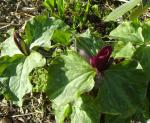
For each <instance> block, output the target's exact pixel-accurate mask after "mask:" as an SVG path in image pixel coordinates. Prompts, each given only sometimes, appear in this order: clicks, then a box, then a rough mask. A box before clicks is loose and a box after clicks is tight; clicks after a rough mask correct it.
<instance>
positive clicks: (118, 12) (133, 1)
mask: <svg viewBox="0 0 150 123" xmlns="http://www.w3.org/2000/svg"><path fill="white" fill-rule="evenodd" d="M141 1H142V0H130V1H129V2H126V3H124V4H122V5H121V6H119V7H118V8H116V9H115V10H113V11H112V12H111V13H110V14H109V15H108V16H107V17H106V18H105V21H116V19H118V18H119V17H121V16H122V15H124V14H125V13H126V12H128V11H130V10H131V9H132V8H134V7H135V6H136V5H137V4H139V3H140V2H141Z"/></svg>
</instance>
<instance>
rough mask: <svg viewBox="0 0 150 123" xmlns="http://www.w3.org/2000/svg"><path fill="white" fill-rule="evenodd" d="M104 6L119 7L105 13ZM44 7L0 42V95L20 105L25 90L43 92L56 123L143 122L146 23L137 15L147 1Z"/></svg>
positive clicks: (148, 58)
mask: <svg viewBox="0 0 150 123" xmlns="http://www.w3.org/2000/svg"><path fill="white" fill-rule="evenodd" d="M110 4H112V6H115V7H116V6H119V7H118V8H116V9H114V10H113V11H112V12H111V10H110V9H108V8H110V6H109V5H110ZM102 5H106V6H109V7H108V8H107V7H106V8H105V6H102ZM43 6H44V7H45V9H44V11H43V13H42V14H41V15H37V16H34V17H32V18H30V20H28V21H27V22H26V23H25V24H24V26H23V29H22V30H19V29H10V30H8V31H7V38H6V40H5V41H2V42H1V44H0V51H1V54H0V94H1V95H3V97H4V98H5V99H6V100H7V101H9V102H10V104H12V105H15V106H18V107H20V108H21V107H22V106H23V105H24V104H25V102H24V100H25V99H24V98H25V97H26V96H27V95H28V94H29V93H42V94H44V95H45V96H46V97H47V98H48V100H49V101H50V102H51V107H49V108H51V109H52V112H53V115H54V117H55V120H53V122H56V123H64V122H71V123H77V122H79V123H130V122H141V123H144V122H146V121H147V120H148V119H149V118H150V107H149V103H150V98H149V89H150V86H149V79H150V76H149V72H150V36H149V33H150V20H149V19H147V18H146V19H143V16H141V15H142V14H144V12H145V11H146V10H148V8H149V6H150V3H149V1H148V0H143V1H142V0H130V1H128V2H126V3H122V2H120V1H116V2H114V3H113V2H110V1H103V2H99V1H96V0H94V1H92V0H87V1H84V0H80V1H78V0H45V1H43ZM141 8H142V9H141ZM137 10H138V13H137ZM120 11H121V12H120ZM45 111H46V110H45ZM32 122H33V121H32ZM41 122H43V121H41Z"/></svg>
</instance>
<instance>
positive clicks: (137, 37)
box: [110, 22, 144, 44]
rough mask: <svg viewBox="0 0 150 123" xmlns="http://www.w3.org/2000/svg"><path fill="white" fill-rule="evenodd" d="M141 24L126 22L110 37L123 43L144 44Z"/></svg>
mask: <svg viewBox="0 0 150 123" xmlns="http://www.w3.org/2000/svg"><path fill="white" fill-rule="evenodd" d="M140 26H141V25H140V23H139V22H124V23H122V24H120V25H119V26H118V27H117V28H116V29H114V30H113V31H111V32H110V36H111V37H113V38H115V39H118V40H119V41H123V42H126V43H128V42H131V43H132V44H143V43H144V38H143V35H142V27H140Z"/></svg>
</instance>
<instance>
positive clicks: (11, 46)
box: [1, 29, 22, 56]
mask: <svg viewBox="0 0 150 123" xmlns="http://www.w3.org/2000/svg"><path fill="white" fill-rule="evenodd" d="M8 33H9V34H10V37H9V38H7V39H6V40H5V41H4V42H2V43H1V56H6V55H8V56H13V55H15V54H22V53H21V51H20V50H19V49H18V47H17V46H16V44H15V42H14V35H13V33H14V29H11V30H9V31H8Z"/></svg>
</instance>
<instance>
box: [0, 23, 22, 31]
mask: <svg viewBox="0 0 150 123" xmlns="http://www.w3.org/2000/svg"><path fill="white" fill-rule="evenodd" d="M3 25H4V26H3ZM0 26H2V27H0V30H2V29H5V28H7V27H10V26H20V24H13V23H5V22H4V23H3V22H2V23H0Z"/></svg>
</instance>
